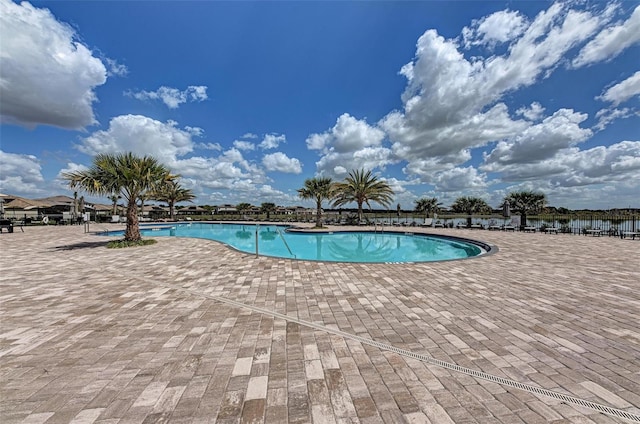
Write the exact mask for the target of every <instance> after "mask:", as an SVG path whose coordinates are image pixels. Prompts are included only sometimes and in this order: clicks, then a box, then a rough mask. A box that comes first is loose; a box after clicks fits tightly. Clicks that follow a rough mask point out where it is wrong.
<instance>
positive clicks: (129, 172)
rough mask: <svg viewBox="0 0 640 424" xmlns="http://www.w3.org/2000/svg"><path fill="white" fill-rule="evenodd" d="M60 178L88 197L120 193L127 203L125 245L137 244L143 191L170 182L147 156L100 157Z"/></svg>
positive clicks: (102, 154)
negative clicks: (87, 194)
mask: <svg viewBox="0 0 640 424" xmlns="http://www.w3.org/2000/svg"><path fill="white" fill-rule="evenodd" d="M62 178H64V179H65V180H67V181H68V182H69V186H70V187H71V188H72V189H73V188H80V189H82V190H85V191H86V192H87V193H89V194H94V195H111V194H114V193H120V194H121V195H122V197H123V198H124V199H125V200H126V203H127V212H126V216H127V228H126V230H125V233H124V239H125V240H126V241H139V240H141V239H142V237H141V235H140V226H139V224H138V206H137V203H136V202H137V201H138V200H139V199H140V196H141V195H142V194H144V193H145V192H146V191H154V190H155V189H156V188H157V187H158V186H159V185H161V184H163V183H164V182H165V181H167V180H168V179H171V178H172V175H171V174H170V173H169V169H168V168H167V167H166V166H164V165H162V164H161V163H160V162H158V161H157V159H155V158H153V157H151V156H143V157H140V156H136V155H134V154H133V153H117V154H106V153H101V154H99V155H97V156H96V157H95V158H93V164H92V165H91V167H90V168H89V169H86V170H82V171H76V172H66V173H64V174H63V175H62Z"/></svg>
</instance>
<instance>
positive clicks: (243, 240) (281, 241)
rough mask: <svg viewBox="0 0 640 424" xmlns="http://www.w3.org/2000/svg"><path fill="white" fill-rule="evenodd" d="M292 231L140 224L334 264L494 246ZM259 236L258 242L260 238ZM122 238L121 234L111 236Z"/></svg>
mask: <svg viewBox="0 0 640 424" xmlns="http://www.w3.org/2000/svg"><path fill="white" fill-rule="evenodd" d="M287 228H288V227H287V226H278V225H251V224H219V223H188V224H174V223H171V224H154V225H141V226H140V231H141V233H142V234H143V236H146V237H148V236H177V237H195V238H205V239H209V240H216V241H219V242H222V243H225V244H227V245H229V246H231V247H233V248H235V249H237V250H240V251H242V252H246V253H252V254H255V253H256V240H257V243H258V249H257V251H258V253H259V254H260V255H264V256H275V257H279V258H290V259H304V260H314V261H329V262H369V263H371V262H431V261H444V260H452V259H464V258H470V257H475V256H479V255H482V254H485V253H487V251H488V250H489V248H490V247H489V246H487V245H484V244H482V243H475V242H472V241H471V240H463V239H456V238H452V237H440V236H433V235H425V234H414V233H400V232H370V231H345V232H313V233H310V232H292V231H287ZM256 233H257V237H256ZM109 234H111V235H119V234H122V232H119V234H118V232H110V233H109Z"/></svg>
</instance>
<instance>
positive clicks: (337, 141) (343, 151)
mask: <svg viewBox="0 0 640 424" xmlns="http://www.w3.org/2000/svg"><path fill="white" fill-rule="evenodd" d="M384 138H385V133H384V131H382V130H381V129H380V128H377V127H374V126H371V125H369V124H368V123H367V122H366V121H365V120H358V119H356V118H354V117H352V116H351V115H349V114H348V113H345V114H343V115H341V116H340V117H339V118H338V119H337V120H336V124H335V125H334V126H333V127H332V128H330V129H329V130H327V131H325V132H324V133H322V134H311V135H309V137H307V140H306V144H307V148H308V149H310V150H318V151H319V152H320V154H321V158H320V160H319V161H318V162H316V167H317V169H318V174H320V175H324V176H327V177H342V176H344V174H346V173H347V172H349V171H350V170H352V169H360V168H367V169H374V168H384V167H385V166H386V165H388V164H390V163H393V162H394V160H393V159H392V154H391V150H390V149H389V148H387V147H384V146H382V141H383V140H384Z"/></svg>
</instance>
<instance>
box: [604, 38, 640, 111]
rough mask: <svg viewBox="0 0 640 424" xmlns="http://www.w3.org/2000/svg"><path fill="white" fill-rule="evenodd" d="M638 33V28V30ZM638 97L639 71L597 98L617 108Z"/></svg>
mask: <svg viewBox="0 0 640 424" xmlns="http://www.w3.org/2000/svg"><path fill="white" fill-rule="evenodd" d="M639 31H640V28H639ZM638 95H640V71H638V72H636V73H635V74H633V75H631V76H630V77H629V78H627V79H625V80H624V81H622V82H619V83H618V84H616V85H614V86H612V87H610V88H608V89H607V90H606V91H605V92H604V93H602V95H601V96H598V97H597V98H598V99H600V100H603V101H605V102H609V103H612V104H613V106H618V105H619V104H620V103H624V102H626V101H627V100H629V99H630V98H632V97H635V96H638Z"/></svg>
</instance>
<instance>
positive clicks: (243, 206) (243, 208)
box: [236, 203, 251, 216]
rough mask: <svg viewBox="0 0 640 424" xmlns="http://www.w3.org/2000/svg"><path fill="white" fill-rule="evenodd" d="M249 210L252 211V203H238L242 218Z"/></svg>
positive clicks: (237, 208) (237, 207) (237, 206)
mask: <svg viewBox="0 0 640 424" xmlns="http://www.w3.org/2000/svg"><path fill="white" fill-rule="evenodd" d="M249 209H251V203H238V204H237V205H236V210H237V211H238V214H239V215H241V216H243V215H244V213H245V212H246V211H248V210H249Z"/></svg>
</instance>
